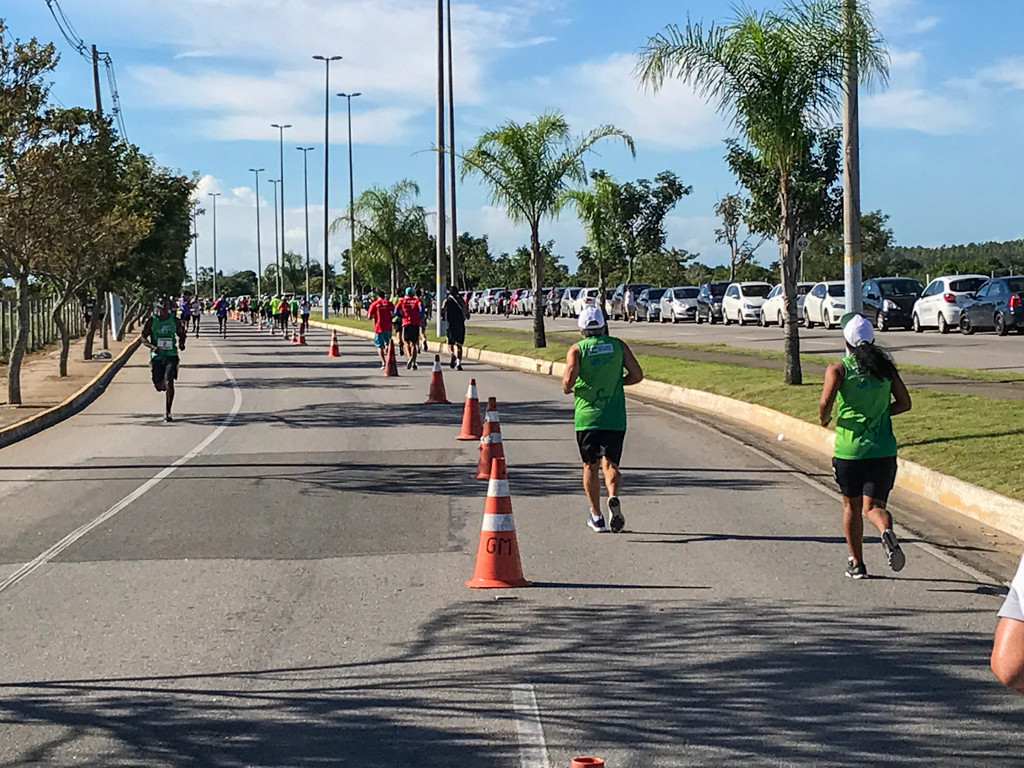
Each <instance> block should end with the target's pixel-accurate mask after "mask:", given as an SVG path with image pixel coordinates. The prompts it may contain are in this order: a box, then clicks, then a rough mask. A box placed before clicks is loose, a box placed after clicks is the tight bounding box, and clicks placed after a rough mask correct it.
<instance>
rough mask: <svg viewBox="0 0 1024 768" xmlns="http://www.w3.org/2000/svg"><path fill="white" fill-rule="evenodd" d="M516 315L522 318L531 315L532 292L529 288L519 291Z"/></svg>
mask: <svg viewBox="0 0 1024 768" xmlns="http://www.w3.org/2000/svg"><path fill="white" fill-rule="evenodd" d="M516 314H517V315H523V316H527V315H532V314H533V291H532V290H530V289H529V288H521V289H519V298H518V299H517V300H516Z"/></svg>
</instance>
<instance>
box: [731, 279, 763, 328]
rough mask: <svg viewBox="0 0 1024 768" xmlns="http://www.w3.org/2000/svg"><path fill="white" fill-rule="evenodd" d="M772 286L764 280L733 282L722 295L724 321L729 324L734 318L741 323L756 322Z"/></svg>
mask: <svg viewBox="0 0 1024 768" xmlns="http://www.w3.org/2000/svg"><path fill="white" fill-rule="evenodd" d="M771 292H772V286H771V285H770V284H769V283H764V282H755V281H751V282H743V283H733V284H732V285H730V286H729V287H728V288H726V289H725V296H723V297H722V321H723V322H724V323H725V324H726V325H728V324H729V323H731V322H733V321H734V320H735V321H736V322H737V323H739V324H740V325H746V324H747V322H748V321H749V322H751V323H756V322H757V319H758V318H759V317H760V316H761V307H762V305H763V304H764V300H765V299H766V298H767V297H768V294H769V293H771Z"/></svg>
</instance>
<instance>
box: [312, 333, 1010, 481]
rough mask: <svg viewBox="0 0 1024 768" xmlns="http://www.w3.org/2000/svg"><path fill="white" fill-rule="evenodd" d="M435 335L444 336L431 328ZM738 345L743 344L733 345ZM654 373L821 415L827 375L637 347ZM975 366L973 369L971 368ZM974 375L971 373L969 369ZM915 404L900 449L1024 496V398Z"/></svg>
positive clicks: (528, 349) (509, 341)
mask: <svg viewBox="0 0 1024 768" xmlns="http://www.w3.org/2000/svg"><path fill="white" fill-rule="evenodd" d="M330 322H331V323H335V324H337V325H344V326H349V327H356V328H364V329H368V328H369V327H370V326H369V323H368V322H364V321H359V320H351V319H345V318H332V319H331V320H330ZM429 336H430V338H431V340H434V341H436V340H437V337H436V336H435V335H434V334H433V333H430V334H429ZM577 338H578V337H576V336H574V335H573V334H567V333H549V334H548V344H549V346H548V347H546V348H544V349H534V347H533V341H532V335H531V334H529V333H521V334H514V333H506V332H502V334H501V335H500V336H499V335H489V334H486V333H475V332H473V331H470V334H469V336H468V338H467V342H468V343H469V345H470V346H473V347H476V348H480V349H489V350H492V351H495V352H505V353H509V354H516V355H527V356H529V357H535V358H540V359H543V360H562V359H564V358H565V349H566V347H567V346H568V345H569V344H571V343H572V342H573V341H575V340H576V339H577ZM728 351H729V352H730V353H733V352H735V351H736V350H735V349H734V348H732V347H730V348H728ZM637 359H638V360H639V361H640V364H641V365H642V366H643V369H644V373H645V374H646V376H647V377H648V378H650V379H654V380H656V381H663V382H666V383H669V384H676V385H678V386H681V387H688V388H690V389H699V390H703V391H705V392H713V393H715V394H718V395H724V396H726V397H732V398H736V399H737V400H744V401H746V402H750V403H758V404H760V405H764V406H767V407H768V408H773V409H775V410H777V411H781V412H783V413H787V414H789V415H791V416H795V417H797V418H799V419H803V420H804V421H809V422H812V423H817V414H818V395H819V394H820V392H821V381H822V380H821V376H818V375H807V374H805V375H804V384H803V385H801V386H799V387H792V386H786V385H784V384H783V383H782V374H781V373H780V372H778V371H775V370H771V369H767V368H755V367H748V366H744V365H731V364H726V363H715V362H705V361H694V360H686V359H682V358H678V357H667V356H660V355H651V354H640V355H637ZM915 369H916V370H917V371H919V372H922V373H925V372H927V373H935V374H936V375H943V373H944V372H945V375H950V374H949V370H948V369H932V368H927V367H923V366H916V367H915ZM966 373H967V374H969V373H970V372H966ZM966 377H969V376H966ZM911 394H912V396H913V399H914V408H913V410H912V411H910V413H906V414H902V415H900V416H897V417H896V418H895V419H894V420H893V421H894V424H895V430H896V437H897V439H898V440H899V443H900V456H902V457H903V458H906V459H909V460H911V461H915V462H918V463H920V464H923V465H925V466H927V467H930V468H931V469H934V470H936V471H938V472H943V473H945V474H948V475H953V476H954V477H958V478H960V479H962V480H966V481H967V482H970V483H975V484H977V485H980V486H982V487H984V488H990V489H991V490H993V491H996V492H997V493H1001V494H1003V495H1005V496H1010V497H1011V498H1015V499H1019V500H1021V501H1024V445H1022V442H1021V441H1022V438H1024V430H1022V429H1021V426H1020V425H1021V424H1024V401H1020V400H1001V399H996V398H990V397H978V396H976V395H967V394H953V393H946V392H937V391H934V390H929V389H920V388H911Z"/></svg>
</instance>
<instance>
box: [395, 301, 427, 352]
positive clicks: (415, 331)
mask: <svg viewBox="0 0 1024 768" xmlns="http://www.w3.org/2000/svg"><path fill="white" fill-rule="evenodd" d="M415 294H416V292H415V291H414V290H413V289H412V288H406V289H405V296H404V297H403V298H401V299H399V300H398V303H397V304H396V305H395V311H396V312H397V313H398V316H399V317H400V318H401V321H402V343H403V344H405V351H406V353H407V354H408V355H409V362H407V363H406V364H405V367H406V369H409V368H412V369H413V370H414V371H415V370H416V369H417V368H418V367H419V366H417V365H416V355H417V353H418V352H419V347H420V316H421V315H422V313H423V304H421V303H420V300H419V299H417V298H416V295H415Z"/></svg>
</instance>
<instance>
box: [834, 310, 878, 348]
mask: <svg viewBox="0 0 1024 768" xmlns="http://www.w3.org/2000/svg"><path fill="white" fill-rule="evenodd" d="M839 325H840V327H841V328H842V329H843V338H844V339H846V343H847V344H849V345H850V346H851V347H858V346H860V345H861V344H873V343H874V341H875V329H874V328H872V327H871V323H869V322H868V321H867V318H866V317H864V315H858V314H857V313H856V312H847V313H846V314H845V315H843V316H842V317H841V318H839Z"/></svg>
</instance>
